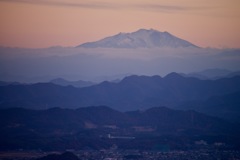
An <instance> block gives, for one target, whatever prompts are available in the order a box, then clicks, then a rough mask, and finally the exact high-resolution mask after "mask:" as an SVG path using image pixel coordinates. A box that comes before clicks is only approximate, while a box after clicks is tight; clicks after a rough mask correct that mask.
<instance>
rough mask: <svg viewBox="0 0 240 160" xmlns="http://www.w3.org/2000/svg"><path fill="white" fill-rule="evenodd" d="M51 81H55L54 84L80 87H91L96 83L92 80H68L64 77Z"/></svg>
mask: <svg viewBox="0 0 240 160" xmlns="http://www.w3.org/2000/svg"><path fill="white" fill-rule="evenodd" d="M50 82H51V83H53V84H57V85H60V86H73V87H78V88H81V87H89V86H92V85H94V84H95V83H93V82H90V81H82V80H79V81H67V80H65V79H63V78H57V79H53V80H51V81H50Z"/></svg>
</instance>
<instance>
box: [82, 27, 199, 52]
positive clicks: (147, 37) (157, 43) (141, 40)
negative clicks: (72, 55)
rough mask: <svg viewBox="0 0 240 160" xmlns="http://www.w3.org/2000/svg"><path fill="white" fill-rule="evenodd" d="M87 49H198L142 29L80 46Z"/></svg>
mask: <svg viewBox="0 0 240 160" xmlns="http://www.w3.org/2000/svg"><path fill="white" fill-rule="evenodd" d="M78 47H85V48H98V47H101V48H154V47H170V48H178V47H197V46H196V45H194V44H192V43H190V42H188V41H186V40H183V39H180V38H178V37H176V36H174V35H172V34H170V33H168V32H160V31H157V30H153V29H150V30H147V29H140V30H138V31H136V32H132V33H119V34H117V35H114V36H110V37H107V38H104V39H101V40H99V41H96V42H88V43H84V44H81V45H79V46H78Z"/></svg>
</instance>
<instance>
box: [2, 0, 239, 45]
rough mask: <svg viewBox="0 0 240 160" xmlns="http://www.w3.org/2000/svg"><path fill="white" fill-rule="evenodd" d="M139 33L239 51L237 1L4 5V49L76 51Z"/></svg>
mask: <svg viewBox="0 0 240 160" xmlns="http://www.w3.org/2000/svg"><path fill="white" fill-rule="evenodd" d="M140 28H145V29H150V28H153V29H156V30H159V31H168V32H170V33H171V34H173V35H175V36H177V37H180V38H182V39H185V40H188V41H190V42H192V43H194V44H196V45H198V46H201V47H216V48H240V29H239V28H240V1H239V0H168V1H166V0H131V1H129V0H121V1H112V0H0V46H6V47H24V48H45V47H50V46H77V45H79V44H81V43H84V42H91V41H96V40H99V39H101V38H104V37H107V36H111V35H115V34H117V33H119V32H133V31H136V30H138V29H140Z"/></svg>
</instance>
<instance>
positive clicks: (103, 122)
mask: <svg viewBox="0 0 240 160" xmlns="http://www.w3.org/2000/svg"><path fill="white" fill-rule="evenodd" d="M0 131H1V132H0V141H1V143H0V149H1V150H15V149H28V150H29V149H30V150H31V149H42V150H66V149H75V150H78V149H101V148H110V147H111V146H112V145H114V144H116V145H117V146H119V147H120V148H122V149H153V148H154V147H156V146H161V145H162V146H165V145H168V147H170V148H171V149H187V148H194V147H195V141H200V140H204V141H206V143H209V144H214V143H221V144H224V145H225V146H227V147H232V148H238V147H239V143H240V142H239V140H238V139H239V133H240V131H239V125H238V124H233V123H229V122H227V121H224V120H221V119H219V118H214V117H210V116H206V115H204V114H201V113H198V112H195V111H179V110H172V109H168V108H165V107H157V108H151V109H148V110H145V111H131V112H119V111H116V110H113V109H111V108H108V107H87V108H79V109H60V108H52V109H48V110H28V109H21V108H12V109H3V110H0Z"/></svg>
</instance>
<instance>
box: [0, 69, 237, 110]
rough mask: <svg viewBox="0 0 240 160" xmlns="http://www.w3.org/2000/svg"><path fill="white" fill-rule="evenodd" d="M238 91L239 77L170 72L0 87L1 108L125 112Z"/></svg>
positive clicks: (172, 105)
mask: <svg viewBox="0 0 240 160" xmlns="http://www.w3.org/2000/svg"><path fill="white" fill-rule="evenodd" d="M238 91H240V76H236V77H232V78H223V79H218V80H199V79H197V78H189V77H183V76H181V75H179V74H177V73H171V74H169V75H167V76H165V77H164V78H162V77H160V76H152V77H148V76H129V77H126V78H124V79H123V80H122V81H120V82H118V83H112V82H107V81H105V82H102V83H100V84H97V85H93V86H90V87H84V88H75V87H71V86H59V85H55V84H51V83H38V84H33V85H8V86H0V102H1V103H0V107H1V108H8V107H25V108H36V109H45V108H51V107H65V108H78V107H86V106H94V105H107V106H112V107H113V108H114V109H117V110H122V111H124V110H125V111H126V110H135V109H142V108H146V107H147V108H150V107H154V106H159V105H161V106H168V107H177V106H179V104H182V103H183V102H187V101H204V100H207V99H208V98H210V97H212V96H223V95H226V94H231V93H235V92H238Z"/></svg>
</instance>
